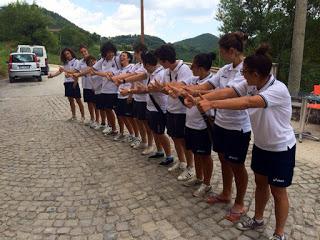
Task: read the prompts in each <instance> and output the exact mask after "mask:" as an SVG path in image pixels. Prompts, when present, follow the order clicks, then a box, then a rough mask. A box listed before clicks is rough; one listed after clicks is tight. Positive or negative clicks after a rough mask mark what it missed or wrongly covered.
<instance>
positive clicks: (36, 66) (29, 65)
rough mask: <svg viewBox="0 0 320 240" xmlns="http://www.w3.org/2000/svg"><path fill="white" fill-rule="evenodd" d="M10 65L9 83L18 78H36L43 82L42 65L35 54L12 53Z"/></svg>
mask: <svg viewBox="0 0 320 240" xmlns="http://www.w3.org/2000/svg"><path fill="white" fill-rule="evenodd" d="M7 63H8V73H9V81H10V82H13V81H14V80H15V79H16V78H36V79H38V81H42V77H41V68H40V63H39V60H38V58H37V55H36V54H34V53H26V52H24V53H22V52H20V53H11V54H10V57H9V61H8V62H7Z"/></svg>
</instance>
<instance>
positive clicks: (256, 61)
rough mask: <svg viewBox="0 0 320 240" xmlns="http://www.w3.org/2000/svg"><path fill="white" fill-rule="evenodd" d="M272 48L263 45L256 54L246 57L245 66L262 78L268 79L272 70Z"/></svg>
mask: <svg viewBox="0 0 320 240" xmlns="http://www.w3.org/2000/svg"><path fill="white" fill-rule="evenodd" d="M269 52H270V46H269V45H268V44H267V43H263V44H261V45H260V47H259V48H257V49H256V51H255V53H254V54H252V55H250V56H248V57H246V58H245V59H244V62H243V64H244V65H245V66H246V67H247V68H248V70H249V71H252V72H257V73H258V74H259V75H261V76H262V77H267V76H268V75H269V74H270V71H271V68H272V59H271V56H270V54H269Z"/></svg>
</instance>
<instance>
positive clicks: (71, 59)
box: [48, 48, 84, 123]
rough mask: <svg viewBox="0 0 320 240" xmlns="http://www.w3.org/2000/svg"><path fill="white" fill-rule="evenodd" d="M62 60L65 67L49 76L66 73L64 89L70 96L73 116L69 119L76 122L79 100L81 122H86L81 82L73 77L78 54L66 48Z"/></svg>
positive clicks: (66, 94) (67, 95) (62, 53)
mask: <svg viewBox="0 0 320 240" xmlns="http://www.w3.org/2000/svg"><path fill="white" fill-rule="evenodd" d="M60 59H61V62H62V63H63V67H60V68H59V70H58V71H57V72H55V73H53V74H51V73H50V74H49V75H48V78H53V77H56V76H58V75H60V74H61V73H63V72H64V73H65V78H64V89H65V96H66V97H67V98H68V100H69V103H70V108H71V113H72V117H71V118H70V119H69V120H68V121H71V122H74V121H76V120H77V117H76V106H75V103H74V101H76V102H77V104H78V106H79V109H80V112H81V123H84V107H83V104H82V101H81V93H80V88H79V84H78V82H77V81H75V80H74V79H73V77H72V73H73V72H74V71H75V68H76V67H77V65H78V60H77V59H76V55H75V53H74V51H72V49H70V48H65V49H63V50H62V52H61V54H60Z"/></svg>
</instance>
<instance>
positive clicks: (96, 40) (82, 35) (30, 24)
mask: <svg viewBox="0 0 320 240" xmlns="http://www.w3.org/2000/svg"><path fill="white" fill-rule="evenodd" d="M0 32H1V33H5V34H0V46H2V47H3V46H6V47H7V48H8V49H6V50H5V51H4V49H2V51H1V54H2V56H1V59H0V67H1V69H0V74H3V73H4V72H6V69H4V67H5V66H6V64H5V61H6V60H7V59H6V56H4V55H6V54H7V52H10V51H14V50H15V48H16V46H17V45H18V44H30V45H44V46H46V48H47V51H48V56H49V62H50V63H56V64H58V63H59V53H60V51H61V49H62V48H64V47H70V48H72V49H74V50H75V51H76V53H77V52H78V47H79V45H80V44H85V45H87V46H88V48H89V51H90V53H91V54H93V55H95V56H98V54H99V52H100V44H101V43H103V42H104V41H112V42H113V43H114V44H116V46H117V48H118V49H119V50H132V45H133V44H134V43H135V42H138V41H139V40H140V35H122V36H116V37H110V38H106V37H101V36H100V35H98V34H96V33H90V32H88V31H85V30H84V29H82V28H79V27H78V26H76V25H75V24H73V23H72V22H70V21H68V20H67V19H65V18H63V17H62V16H60V15H59V14H57V13H54V12H51V11H48V10H47V9H45V8H41V7H39V6H37V5H36V4H35V3H34V4H31V5H30V4H27V3H25V2H20V1H17V2H15V3H10V4H8V5H6V6H3V7H1V8H0ZM145 43H146V45H147V46H148V48H149V49H151V50H154V49H156V48H157V47H159V46H161V45H162V44H165V43H166V42H165V41H164V40H162V39H160V38H158V37H155V36H149V35H145ZM174 46H175V48H176V51H177V57H178V58H179V59H183V60H184V61H189V62H190V61H192V58H193V56H194V55H196V54H198V53H201V52H210V51H214V50H215V49H216V48H217V37H215V36H213V35H211V34H202V35H200V36H197V37H195V38H190V39H186V40H183V41H179V42H176V43H174ZM9 47H10V49H9Z"/></svg>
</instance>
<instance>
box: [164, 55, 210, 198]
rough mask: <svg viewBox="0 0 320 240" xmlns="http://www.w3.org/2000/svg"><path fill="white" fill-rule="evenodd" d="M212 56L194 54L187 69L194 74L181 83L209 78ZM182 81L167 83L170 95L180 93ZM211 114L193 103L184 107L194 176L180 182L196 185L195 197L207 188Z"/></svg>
mask: <svg viewBox="0 0 320 240" xmlns="http://www.w3.org/2000/svg"><path fill="white" fill-rule="evenodd" d="M214 59H215V54H214V53H209V54H206V53H202V54H198V55H196V56H195V57H194V59H193V62H192V65H191V70H192V72H193V75H194V76H195V77H193V78H191V79H190V80H183V83H184V84H186V85H190V86H199V85H202V84H205V83H206V82H208V81H210V79H211V78H213V76H214V75H213V73H211V72H210V69H211V66H212V61H213V60H214ZM183 86H185V85H183V84H182V85H179V86H178V85H177V84H175V86H170V85H169V86H168V87H169V89H170V90H169V93H171V94H172V93H173V94H172V95H171V96H172V97H174V96H176V97H177V96H178V95H181V90H182V87H183ZM213 115H214V111H212V110H211V111H209V112H208V113H205V115H203V114H201V113H200V112H199V110H198V109H197V107H196V106H193V107H192V108H188V109H187V112H186V124H185V127H186V129H185V141H186V148H187V149H188V150H191V151H192V152H193V154H194V162H195V171H196V176H195V177H193V178H192V179H190V180H189V181H187V182H185V183H184V186H187V187H189V186H197V185H200V187H199V188H198V189H197V190H196V191H195V192H194V193H193V196H195V197H203V196H204V194H205V193H206V192H208V191H209V190H210V189H211V183H210V181H211V176H212V169H213V162H212V158H211V125H209V126H208V124H209V122H208V121H207V119H208V118H210V117H212V116H213Z"/></svg>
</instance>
